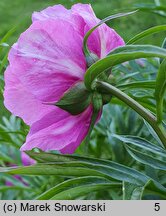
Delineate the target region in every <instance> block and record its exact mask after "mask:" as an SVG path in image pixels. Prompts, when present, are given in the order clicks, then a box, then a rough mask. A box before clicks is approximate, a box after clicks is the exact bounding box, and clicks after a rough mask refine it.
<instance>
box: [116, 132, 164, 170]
mask: <svg viewBox="0 0 166 216" xmlns="http://www.w3.org/2000/svg"><path fill="white" fill-rule="evenodd" d="M113 137H116V138H117V139H119V140H121V141H122V142H124V143H125V147H126V149H127V151H128V152H129V154H130V155H131V156H132V157H133V158H134V159H135V160H137V161H139V162H141V163H143V164H147V165H149V166H151V167H154V168H156V169H160V170H166V150H165V149H163V148H162V147H159V146H157V145H154V144H153V143H151V142H149V141H147V140H145V139H142V138H140V137H135V136H119V135H113Z"/></svg>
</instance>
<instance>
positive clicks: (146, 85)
mask: <svg viewBox="0 0 166 216" xmlns="http://www.w3.org/2000/svg"><path fill="white" fill-rule="evenodd" d="M155 86H156V82H155V80H149V81H137V82H129V83H125V84H121V85H117V86H116V87H117V88H119V89H121V90H122V91H126V90H130V89H137V88H141V89H154V88H155Z"/></svg>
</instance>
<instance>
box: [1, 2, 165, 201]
mask: <svg viewBox="0 0 166 216" xmlns="http://www.w3.org/2000/svg"><path fill="white" fill-rule="evenodd" d="M77 2H81V3H91V4H92V7H93V9H94V11H95V13H96V15H97V16H98V17H99V18H101V19H102V18H105V17H106V16H108V15H111V14H114V13H117V12H123V11H126V10H129V11H130V10H132V8H134V7H135V6H136V5H137V4H139V3H140V0H133V1H132V0H101V1H100V0H89V1H75V0H70V1H67V0H62V1H56V0H47V1H46V0H14V1H13V0H0V39H1V38H2V37H3V36H4V35H5V34H6V33H7V32H8V31H9V30H10V29H12V28H13V26H16V31H15V32H14V33H12V34H11V35H10V37H9V38H8V39H7V41H6V43H8V44H9V45H11V44H13V43H14V41H16V40H17V38H18V36H19V34H20V33H21V32H23V31H24V30H25V29H26V28H27V27H28V26H29V25H30V23H31V14H32V12H33V11H40V10H41V9H43V8H45V7H47V6H51V5H54V4H63V5H64V6H66V7H68V8H70V7H71V5H72V4H74V3H77ZM143 3H144V2H143ZM146 3H147V4H153V3H154V1H153V0H147V1H146ZM161 3H162V4H163V5H164V4H165V3H166V1H165V0H162V1H161ZM161 24H165V17H162V16H159V15H157V14H154V13H148V12H139V13H137V14H135V15H132V16H129V17H124V18H121V19H117V20H113V21H111V22H109V25H110V26H111V27H113V28H114V29H115V30H117V32H118V33H119V34H120V35H121V36H122V37H123V38H124V40H125V41H128V40H129V39H130V38H131V37H132V36H134V35H135V34H137V33H139V32H141V31H143V30H145V29H147V28H149V27H152V26H155V25H161ZM164 36H165V34H164V33H160V34H157V35H153V36H150V37H147V38H145V39H144V40H141V41H140V43H141V44H142V43H146V44H154V45H157V46H161V44H162V41H163V38H164ZM7 51H8V48H4V49H3V50H0V60H1V64H2V59H3V58H4V56H5V54H6V52H7ZM6 65H7V62H5V64H4V65H3V68H2V70H1V71H0V84H1V94H0V165H1V166H4V167H5V166H8V165H11V164H18V165H21V158H20V152H19V148H20V146H21V145H22V143H23V142H24V140H25V137H26V134H27V132H28V127H27V126H26V125H25V124H24V123H23V122H22V121H21V120H20V119H18V118H16V117H14V116H12V115H11V114H10V113H9V112H8V111H7V110H6V109H5V107H4V106H3V92H2V88H3V72H4V69H5V67H6ZM158 66H159V64H158V61H157V60H156V59H153V60H152V59H150V60H148V61H146V62H144V64H143V66H142V65H138V64H137V63H136V62H135V61H131V62H130V63H129V64H128V65H126V66H125V65H120V66H118V67H115V68H114V70H113V73H114V74H116V76H117V77H118V82H119V83H121V84H123V83H125V81H128V78H129V77H128V75H129V74H135V75H134V76H132V78H129V79H130V81H142V80H145V79H146V80H154V79H155V77H156V73H157V70H158ZM127 93H128V94H129V95H130V96H132V97H133V98H135V99H136V100H137V101H139V102H140V103H142V104H144V105H145V106H147V107H148V108H149V109H150V110H152V111H153V112H155V102H154V100H153V99H152V98H153V93H154V92H153V90H149V89H148V90H147V89H139V92H138V89H137V88H131V89H128V91H127ZM143 99H146V100H143ZM145 101H146V103H145ZM108 113H109V114H108ZM110 113H111V114H110ZM108 116H110V117H109V118H108ZM148 129H149V126H148V125H145V124H144V122H143V120H142V118H140V117H139V116H138V115H137V114H136V113H135V112H134V111H132V110H131V109H129V108H126V107H125V106H124V104H123V103H120V101H118V100H116V99H115V100H113V101H112V102H111V106H110V105H107V106H105V108H104V112H103V116H102V119H101V121H100V122H99V124H98V125H97V126H96V127H95V129H94V130H93V133H92V139H91V143H90V145H89V148H88V152H87V151H85V149H84V145H81V146H80V147H79V148H78V150H77V152H76V154H78V155H82V156H84V155H85V154H86V155H88V156H92V157H96V158H102V159H107V160H110V161H114V162H117V163H119V164H123V165H126V166H127V167H131V168H134V169H136V170H139V171H140V172H141V173H144V174H147V175H148V176H150V177H151V178H152V179H155V180H158V181H159V182H160V183H161V184H162V185H164V186H166V173H165V172H163V171H159V172H158V170H156V169H155V168H154V167H150V166H149V165H145V164H142V163H140V162H139V161H136V160H134V159H133V158H132V157H131V156H130V155H129V154H128V152H127V151H126V149H125V148H124V145H123V142H122V141H120V140H117V139H115V138H113V137H112V134H120V135H135V136H141V137H143V138H146V139H147V140H149V141H152V142H153V143H155V144H156V145H157V141H156V139H155V138H154V136H153V135H154V134H153V132H149V130H148ZM69 179H70V178H69V177H64V176H62V177H57V176H55V175H52V176H40V175H39V176H28V177H27V176H24V177H23V181H17V179H15V178H13V177H12V176H10V175H8V174H0V199H34V198H36V197H37V196H38V195H40V194H42V193H43V192H45V191H46V190H47V189H49V188H51V187H53V186H55V185H57V184H58V183H61V182H63V181H65V180H69ZM6 181H10V182H12V184H13V185H14V186H13V187H8V186H5V183H6ZM124 182H125V181H124ZM124 182H123V183H124ZM26 185H28V187H27V186H26ZM121 186H122V185H120V186H118V187H117V188H116V187H115V188H114V190H107V189H105V190H104V189H103V190H101V191H97V192H96V191H95V192H91V193H89V194H84V195H82V196H78V198H82V199H131V196H130V195H131V194H132V193H131V191H132V187H133V185H132V187H129V186H128V185H127V186H126V185H125V186H124V185H123V187H124V188H125V189H126V194H127V195H128V197H127V195H124V194H123V192H122V190H121ZM133 188H134V189H135V187H133ZM128 189H130V191H129V193H127V190H128ZM137 189H138V188H137ZM84 191H85V189H84ZM68 195H69V194H68V193H65V194H63V195H62V196H61V198H69V196H68ZM163 196H165V197H166V195H165V194H164V195H163ZM76 198H77V197H76ZM134 198H137V199H139V198H143V199H157V198H161V197H160V193H159V195H158V194H157V195H156V193H154V194H152V195H146V194H145V195H144V196H143V197H139V196H137V197H134ZM162 198H163V197H162Z"/></svg>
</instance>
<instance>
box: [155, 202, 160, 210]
mask: <svg viewBox="0 0 166 216" xmlns="http://www.w3.org/2000/svg"><path fill="white" fill-rule="evenodd" d="M154 210H155V211H160V203H155V205H154Z"/></svg>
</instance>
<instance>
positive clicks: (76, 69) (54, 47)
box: [9, 19, 86, 102]
mask: <svg viewBox="0 0 166 216" xmlns="http://www.w3.org/2000/svg"><path fill="white" fill-rule="evenodd" d="M9 62H10V65H11V67H12V69H13V72H14V73H15V75H16V76H17V77H19V79H20V80H21V82H22V83H23V84H24V85H25V86H26V88H27V89H28V90H29V91H30V92H31V93H32V94H34V95H35V96H36V97H37V98H38V99H39V100H42V101H46V102H51V101H57V100H59V98H60V97H61V96H62V94H63V93H64V92H65V91H66V90H67V89H68V88H69V87H70V86H71V85H72V84H74V83H75V82H76V81H78V80H82V79H83V76H84V73H85V70H86V62H85V57H84V55H83V51H82V37H81V36H80V35H79V34H78V33H77V32H76V31H75V30H74V28H73V27H72V26H71V25H70V24H69V23H68V22H65V21H62V20H58V19H57V20H46V21H36V22H34V23H33V24H32V25H31V26H30V28H29V29H28V30H27V31H25V32H24V33H23V34H22V35H21V36H20V38H19V40H18V42H17V44H15V45H14V46H13V48H12V50H11V51H10V54H9Z"/></svg>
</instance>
